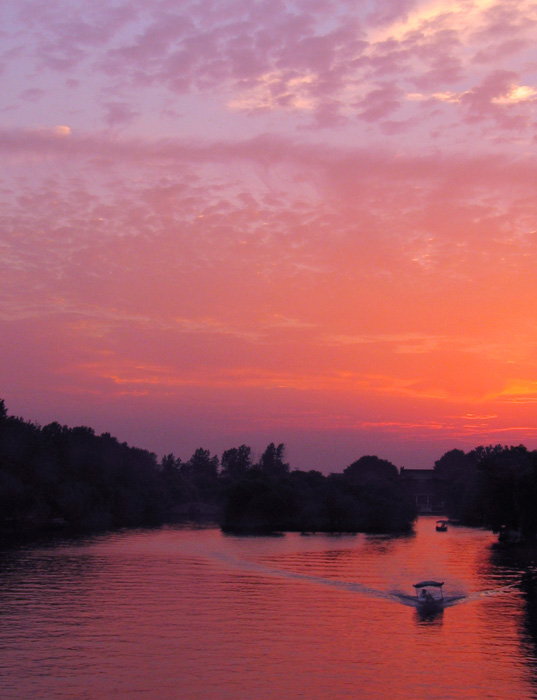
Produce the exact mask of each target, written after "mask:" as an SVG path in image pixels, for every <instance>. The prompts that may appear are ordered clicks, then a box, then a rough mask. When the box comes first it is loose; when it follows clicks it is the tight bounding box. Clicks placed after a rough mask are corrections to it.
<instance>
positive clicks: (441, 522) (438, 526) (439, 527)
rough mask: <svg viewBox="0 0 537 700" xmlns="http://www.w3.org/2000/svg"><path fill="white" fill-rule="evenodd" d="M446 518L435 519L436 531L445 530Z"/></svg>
mask: <svg viewBox="0 0 537 700" xmlns="http://www.w3.org/2000/svg"><path fill="white" fill-rule="evenodd" d="M447 524H448V521H447V520H437V521H436V531H437V532H447Z"/></svg>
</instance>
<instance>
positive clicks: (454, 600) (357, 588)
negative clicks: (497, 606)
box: [214, 552, 519, 608]
mask: <svg viewBox="0 0 537 700" xmlns="http://www.w3.org/2000/svg"><path fill="white" fill-rule="evenodd" d="M214 556H215V558H217V559H219V560H220V561H222V562H224V563H226V564H228V565H231V566H233V568H239V569H241V570H244V571H251V572H253V573H258V574H263V575H265V576H274V577H278V578H285V579H288V580H295V581H307V582H309V583H314V584H317V585H320V586H325V587H329V588H337V589H339V590H344V591H349V592H351V593H358V594H360V595H365V596H368V597H370V598H377V599H382V600H388V601H392V602H394V603H399V604H400V605H405V606H407V607H412V608H419V607H420V601H419V600H418V599H417V598H416V596H415V595H411V594H408V593H403V592H401V591H397V590H394V591H382V590H379V589H376V588H371V587H370V586H366V585H364V584H362V583H359V582H357V581H340V580H337V579H329V578H326V577H324V576H312V575H311V574H302V573H298V572H294V571H288V570H285V569H277V568H273V567H270V566H266V565H265V564H261V563H258V562H252V561H245V560H240V559H236V558H234V557H231V556H229V555H225V554H222V553H220V552H219V553H214ZM518 586H519V581H515V582H514V583H511V584H508V585H506V586H501V587H499V588H491V589H488V590H483V591H476V592H474V593H468V594H467V593H456V594H455V595H451V596H449V595H446V596H444V598H443V601H442V606H441V607H442V608H449V607H453V606H455V605H461V604H463V603H472V602H476V601H479V600H483V599H484V598H491V597H494V596H499V595H505V594H507V593H509V592H510V591H512V590H513V589H514V588H516V587H518Z"/></svg>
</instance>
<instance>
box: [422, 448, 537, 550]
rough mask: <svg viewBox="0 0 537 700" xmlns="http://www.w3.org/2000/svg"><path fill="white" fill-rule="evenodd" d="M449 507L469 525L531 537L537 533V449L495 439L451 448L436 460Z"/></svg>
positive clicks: (527, 538) (444, 495) (439, 478)
mask: <svg viewBox="0 0 537 700" xmlns="http://www.w3.org/2000/svg"><path fill="white" fill-rule="evenodd" d="M435 472H436V473H437V475H438V484H439V488H440V489H441V493H442V496H443V497H444V500H445V503H446V507H447V510H448V513H449V514H450V515H452V516H453V517H456V518H458V519H459V520H460V521H461V522H463V523H465V524H468V525H480V526H484V527H488V528H490V529H492V530H493V531H494V532H499V531H500V530H501V529H505V528H506V529H508V530H509V531H512V532H514V533H517V534H519V535H520V537H522V538H523V539H525V540H534V539H535V538H536V536H537V510H536V508H535V503H537V451H533V452H529V451H528V450H527V449H526V447H524V446H523V445H519V446H517V447H507V446H502V445H490V446H487V447H477V448H475V449H474V450H472V451H471V452H468V453H466V454H465V453H464V452H462V451H461V450H451V451H450V452H447V453H446V454H445V455H444V456H443V457H442V458H441V459H439V460H438V461H437V462H436V463H435Z"/></svg>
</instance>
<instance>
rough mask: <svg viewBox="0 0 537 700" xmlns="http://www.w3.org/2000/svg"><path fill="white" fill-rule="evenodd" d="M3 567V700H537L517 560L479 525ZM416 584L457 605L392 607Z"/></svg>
mask: <svg viewBox="0 0 537 700" xmlns="http://www.w3.org/2000/svg"><path fill="white" fill-rule="evenodd" d="M0 565H1V569H0V649H1V651H0V697H1V698H3V699H5V700H11V699H13V698H16V699H17V700H18V699H19V698H20V699H23V698H24V699H26V698H47V699H49V698H50V699H56V698H58V699H60V698H61V699H65V698H69V699H75V698H76V699H77V700H83V699H88V700H89V699H91V700H93V698H95V699H96V698H99V699H101V698H129V699H131V698H151V699H152V698H155V699H157V700H168V699H178V700H198V699H199V700H224V699H227V698H230V699H233V700H254V698H255V699H257V698H259V699H260V700H273V699H276V698H277V699H278V700H285V699H287V698H289V699H291V698H293V699H294V698H307V699H308V700H318V699H321V698H323V699H324V698H327V699H338V698H353V700H356V699H359V700H370V699H371V700H384V699H388V698H389V699H390V700H399V699H403V698H405V699H412V700H429V699H433V698H435V699H441V700H451V699H455V698H465V699H468V698H480V699H485V698H494V699H498V700H500V699H501V700H509V699H511V698H512V699H513V700H515V699H516V700H524V699H525V698H537V660H536V659H537V657H536V655H537V624H536V623H537V590H536V592H535V599H534V596H533V594H532V590H531V587H529V586H528V585H526V584H521V583H520V574H521V573H522V572H523V571H524V568H525V567H528V566H529V567H530V568H531V567H533V566H534V562H533V560H532V554H531V553H528V552H517V553H514V552H512V551H503V550H501V549H499V548H498V547H497V546H496V545H495V543H494V537H493V536H492V535H491V534H490V533H488V532H484V531H481V530H471V529H467V528H462V527H450V529H449V531H448V532H447V533H437V532H436V531H435V528H434V520H433V519H429V518H421V519H420V520H419V522H418V524H417V527H416V533H415V535H413V536H408V537H397V538H389V537H380V536H375V537H367V536H364V535H358V536H341V537H333V536H332V537H331V536H325V535H312V536H301V535H299V534H287V535H285V536H282V537H255V538H249V537H230V536H226V535H223V534H222V533H221V532H220V531H218V530H188V529H163V530H139V531H128V532H122V533H119V534H113V535H103V536H97V537H92V538H88V539H85V540H82V541H80V540H79V541H74V542H73V541H62V542H58V541H56V542H55V543H52V542H51V543H44V544H43V545H41V546H39V547H36V546H33V547H24V548H19V549H16V550H13V549H11V550H5V551H2V552H1V553H0ZM424 578H437V579H440V580H444V581H445V582H446V583H445V592H446V594H463V595H464V596H465V597H464V599H463V600H462V601H461V603H460V604H457V605H455V606H453V607H450V608H447V609H446V610H444V611H443V613H441V614H440V615H438V616H436V617H434V618H432V619H422V618H421V617H420V616H419V615H418V613H417V611H416V610H415V609H414V608H413V607H411V606H409V605H405V604H404V603H405V599H404V598H403V597H399V595H401V594H406V593H410V592H412V583H414V582H416V581H418V580H420V579H424ZM506 586H507V588H505V587H506Z"/></svg>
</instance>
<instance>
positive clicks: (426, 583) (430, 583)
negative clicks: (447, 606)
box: [413, 581, 444, 588]
mask: <svg viewBox="0 0 537 700" xmlns="http://www.w3.org/2000/svg"><path fill="white" fill-rule="evenodd" d="M413 585H414V588H430V587H432V588H442V586H443V585H444V582H443V581H420V582H419V583H415V584H413Z"/></svg>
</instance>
